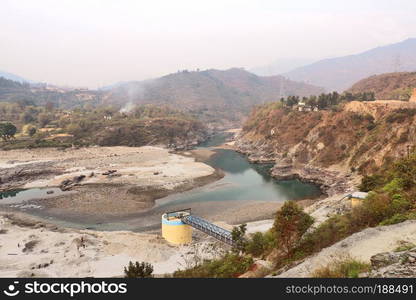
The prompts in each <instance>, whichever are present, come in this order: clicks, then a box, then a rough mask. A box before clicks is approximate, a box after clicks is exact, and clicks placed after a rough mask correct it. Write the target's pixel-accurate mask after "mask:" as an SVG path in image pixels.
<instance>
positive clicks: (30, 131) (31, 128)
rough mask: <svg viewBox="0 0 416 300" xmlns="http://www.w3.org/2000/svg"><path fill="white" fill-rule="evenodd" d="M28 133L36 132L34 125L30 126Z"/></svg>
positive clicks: (31, 134)
mask: <svg viewBox="0 0 416 300" xmlns="http://www.w3.org/2000/svg"><path fill="white" fill-rule="evenodd" d="M28 133H29V136H31V137H32V136H34V135H35V134H36V127H30V128H29V131H28Z"/></svg>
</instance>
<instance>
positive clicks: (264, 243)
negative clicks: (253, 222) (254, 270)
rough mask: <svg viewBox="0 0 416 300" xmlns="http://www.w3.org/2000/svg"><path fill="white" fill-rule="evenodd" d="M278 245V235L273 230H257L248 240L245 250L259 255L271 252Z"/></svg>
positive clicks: (256, 255)
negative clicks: (262, 231)
mask: <svg viewBox="0 0 416 300" xmlns="http://www.w3.org/2000/svg"><path fill="white" fill-rule="evenodd" d="M275 245H276V237H275V235H274V234H273V233H272V232H271V231H267V232H265V233H261V232H256V233H254V234H253V235H252V237H251V239H250V240H249V241H248V242H247V244H246V247H245V252H246V253H249V254H251V255H253V256H255V257H259V256H262V255H264V254H265V253H267V252H269V251H270V250H271V249H273V247H274V246H275Z"/></svg>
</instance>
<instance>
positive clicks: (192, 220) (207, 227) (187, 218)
mask: <svg viewBox="0 0 416 300" xmlns="http://www.w3.org/2000/svg"><path fill="white" fill-rule="evenodd" d="M163 216H164V218H165V219H166V220H176V222H178V221H179V222H181V223H182V224H183V225H189V226H191V227H193V228H195V229H198V230H199V231H202V232H204V233H205V234H208V235H209V236H212V237H214V238H215V239H217V240H219V241H221V242H223V243H226V244H228V245H230V246H232V245H233V238H232V234H231V231H228V230H226V229H224V228H221V227H219V226H217V225H214V224H212V223H211V222H208V221H207V220H205V219H202V218H200V217H198V216H195V215H192V214H191V209H190V208H188V209H183V210H179V211H172V212H168V213H165V214H164V215H163ZM171 222H172V221H171ZM177 224H179V223H177ZM175 228H176V227H175Z"/></svg>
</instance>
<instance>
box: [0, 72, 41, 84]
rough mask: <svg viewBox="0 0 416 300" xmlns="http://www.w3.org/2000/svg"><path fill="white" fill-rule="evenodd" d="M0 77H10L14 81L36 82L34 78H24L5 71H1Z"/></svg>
mask: <svg viewBox="0 0 416 300" xmlns="http://www.w3.org/2000/svg"><path fill="white" fill-rule="evenodd" d="M0 77H3V78H5V79H9V80H13V81H17V82H19V83H35V82H34V81H32V80H29V79H26V78H23V77H21V76H19V75H15V74H12V73H8V72H4V71H0Z"/></svg>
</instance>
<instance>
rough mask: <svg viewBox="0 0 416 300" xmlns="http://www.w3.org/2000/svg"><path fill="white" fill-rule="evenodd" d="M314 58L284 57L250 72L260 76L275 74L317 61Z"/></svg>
mask: <svg viewBox="0 0 416 300" xmlns="http://www.w3.org/2000/svg"><path fill="white" fill-rule="evenodd" d="M315 61H316V59H312V58H282V59H279V60H276V61H274V62H272V63H270V64H267V65H264V66H258V67H255V68H251V69H249V71H250V72H252V73H254V74H256V75H259V76H273V75H279V74H282V73H286V72H289V71H292V70H293V69H296V68H299V67H303V66H305V65H309V64H311V63H313V62H315Z"/></svg>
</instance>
